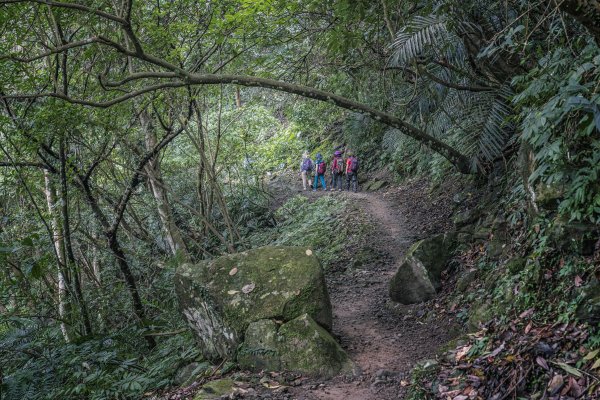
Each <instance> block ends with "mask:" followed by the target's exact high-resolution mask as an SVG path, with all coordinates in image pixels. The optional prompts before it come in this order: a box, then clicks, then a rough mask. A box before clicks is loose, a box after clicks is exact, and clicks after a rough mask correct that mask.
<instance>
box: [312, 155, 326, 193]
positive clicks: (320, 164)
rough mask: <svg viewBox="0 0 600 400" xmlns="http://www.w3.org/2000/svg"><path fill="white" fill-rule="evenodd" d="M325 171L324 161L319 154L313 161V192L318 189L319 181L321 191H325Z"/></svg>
mask: <svg viewBox="0 0 600 400" xmlns="http://www.w3.org/2000/svg"><path fill="white" fill-rule="evenodd" d="M326 169H327V165H326V164H325V161H323V156H321V153H317V159H316V160H315V171H316V172H315V183H314V184H313V192H315V191H316V190H317V188H318V187H319V180H320V181H321V186H322V187H323V190H327V187H326V186H325V170H326Z"/></svg>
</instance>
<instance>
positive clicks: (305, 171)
mask: <svg viewBox="0 0 600 400" xmlns="http://www.w3.org/2000/svg"><path fill="white" fill-rule="evenodd" d="M312 170H313V162H312V160H311V159H310V157H309V155H308V151H305V152H304V154H302V161H301V162H300V175H302V187H303V188H304V190H306V188H307V186H308V185H309V182H310V178H311V177H310V174H311V173H312Z"/></svg>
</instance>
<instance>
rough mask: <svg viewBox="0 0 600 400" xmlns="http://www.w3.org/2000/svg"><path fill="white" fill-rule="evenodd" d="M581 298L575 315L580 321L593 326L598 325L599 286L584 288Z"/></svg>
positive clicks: (593, 285) (595, 284)
mask: <svg viewBox="0 0 600 400" xmlns="http://www.w3.org/2000/svg"><path fill="white" fill-rule="evenodd" d="M582 297H583V298H582V300H581V302H580V303H579V305H578V306H577V309H576V310H575V315H576V316H577V318H578V319H579V320H580V321H583V322H587V323H589V324H590V325H594V326H595V325H597V324H598V323H600V284H598V283H594V284H590V285H588V286H586V287H584V288H583V296H582Z"/></svg>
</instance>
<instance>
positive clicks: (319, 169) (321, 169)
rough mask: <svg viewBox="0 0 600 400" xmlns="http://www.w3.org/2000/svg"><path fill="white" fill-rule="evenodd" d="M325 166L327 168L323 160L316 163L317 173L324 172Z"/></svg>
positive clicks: (321, 173)
mask: <svg viewBox="0 0 600 400" xmlns="http://www.w3.org/2000/svg"><path fill="white" fill-rule="evenodd" d="M325 168H327V166H326V165H325V163H324V162H320V163H318V164H317V174H319V175H323V174H324V173H325Z"/></svg>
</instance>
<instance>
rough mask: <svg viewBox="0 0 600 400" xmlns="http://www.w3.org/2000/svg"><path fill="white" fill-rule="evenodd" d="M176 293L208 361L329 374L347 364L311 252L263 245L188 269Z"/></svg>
mask: <svg viewBox="0 0 600 400" xmlns="http://www.w3.org/2000/svg"><path fill="white" fill-rule="evenodd" d="M175 287H176V291H177V295H178V298H179V303H180V308H181V311H182V313H183V315H184V316H185V318H186V320H187V322H188V324H189V326H190V328H191V329H192V331H193V332H194V334H195V336H196V338H197V341H198V343H199V347H200V350H201V352H202V354H203V355H204V357H205V358H206V359H208V360H211V361H217V360H221V359H224V358H228V359H234V358H235V357H236V356H237V357H238V359H239V361H240V363H241V364H242V365H243V366H245V367H247V368H250V369H266V370H279V369H282V368H283V369H288V370H294V371H300V372H304V373H308V374H328V375H333V374H336V373H337V372H339V371H341V370H342V369H343V368H344V365H345V364H346V362H347V356H346V355H345V353H344V352H343V350H342V349H341V348H340V347H339V345H338V344H337V343H336V342H335V340H334V339H333V338H332V337H331V335H330V334H329V333H328V331H329V330H331V324H332V315H331V303H330V300H329V295H328V293H327V288H326V285H325V278H324V275H323V270H322V268H321V265H320V263H319V261H318V260H317V258H316V257H315V256H314V255H313V253H312V251H311V250H310V249H306V248H296V247H263V248H259V249H254V250H249V251H246V252H243V253H238V254H233V255H228V256H224V257H221V258H218V259H216V260H212V261H206V262H201V263H199V264H197V265H183V266H181V267H180V268H179V269H178V270H177V272H176V275H175ZM238 350H240V351H239V352H238ZM309 360H310V362H308V361H309ZM315 360H317V361H315Z"/></svg>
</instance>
